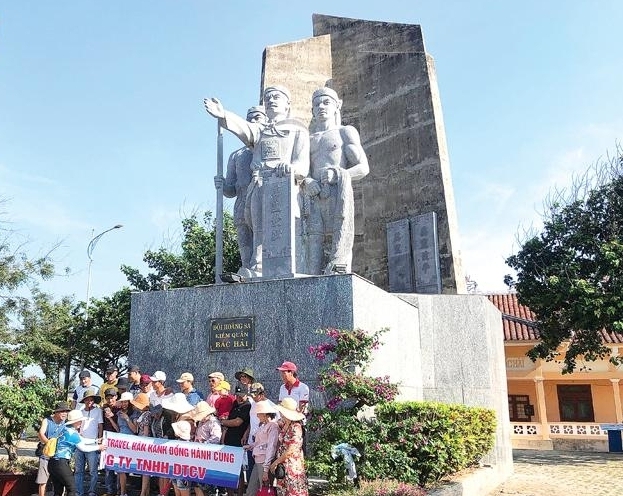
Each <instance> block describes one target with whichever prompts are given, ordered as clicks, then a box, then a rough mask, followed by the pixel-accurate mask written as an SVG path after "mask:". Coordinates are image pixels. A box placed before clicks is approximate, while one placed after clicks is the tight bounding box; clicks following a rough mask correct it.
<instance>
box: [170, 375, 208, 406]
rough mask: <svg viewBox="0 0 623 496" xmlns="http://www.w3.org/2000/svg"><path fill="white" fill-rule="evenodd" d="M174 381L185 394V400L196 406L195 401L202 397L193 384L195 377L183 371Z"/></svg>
mask: <svg viewBox="0 0 623 496" xmlns="http://www.w3.org/2000/svg"><path fill="white" fill-rule="evenodd" d="M175 382H177V383H178V385H179V386H180V390H181V391H182V393H184V394H185V395H186V400H187V401H188V403H190V404H191V405H192V406H197V403H199V402H200V401H201V400H203V399H204V397H203V393H202V392H200V391H197V390H196V389H195V387H194V386H193V383H194V382H195V378H194V377H193V375H192V374H191V373H190V372H184V373H183V374H182V375H181V376H180V378H179V379H177V380H176V381H175Z"/></svg>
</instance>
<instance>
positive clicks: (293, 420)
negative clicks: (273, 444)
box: [270, 396, 309, 496]
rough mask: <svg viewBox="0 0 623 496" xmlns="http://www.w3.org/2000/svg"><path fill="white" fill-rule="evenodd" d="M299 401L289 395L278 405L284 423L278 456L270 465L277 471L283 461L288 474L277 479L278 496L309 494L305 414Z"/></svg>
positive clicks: (303, 495) (306, 495) (302, 495)
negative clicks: (304, 453)
mask: <svg viewBox="0 0 623 496" xmlns="http://www.w3.org/2000/svg"><path fill="white" fill-rule="evenodd" d="M297 407H298V402H297V401H296V400H295V399H294V398H292V397H290V396H287V397H285V398H283V399H282V400H281V402H280V403H279V404H278V405H277V407H276V408H277V411H278V412H279V413H280V414H281V420H282V422H283V425H282V426H281V431H280V432H279V447H278V448H277V458H275V460H274V461H273V463H272V464H271V465H270V471H271V472H272V473H275V469H276V468H277V465H279V464H280V463H283V464H284V466H285V469H286V476H285V477H284V478H283V479H277V496H308V494H309V493H308V491H307V475H306V474H305V459H304V457H303V419H304V418H305V415H304V414H302V413H301V412H299V411H298V410H297Z"/></svg>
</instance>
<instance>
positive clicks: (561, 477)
mask: <svg viewBox="0 0 623 496" xmlns="http://www.w3.org/2000/svg"><path fill="white" fill-rule="evenodd" d="M513 459H514V468H515V470H514V474H513V475H512V476H511V477H510V478H509V479H508V480H507V481H506V482H505V483H504V484H502V485H501V486H499V487H498V488H497V489H496V490H495V491H493V492H491V493H489V495H487V496H510V495H512V496H613V495H617V494H623V453H589V452H583V451H535V450H513Z"/></svg>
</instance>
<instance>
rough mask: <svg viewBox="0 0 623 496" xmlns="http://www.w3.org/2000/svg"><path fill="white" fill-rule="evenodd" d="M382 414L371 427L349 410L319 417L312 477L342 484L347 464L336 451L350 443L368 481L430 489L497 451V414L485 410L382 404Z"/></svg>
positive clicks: (312, 429)
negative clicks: (333, 450) (337, 457)
mask: <svg viewBox="0 0 623 496" xmlns="http://www.w3.org/2000/svg"><path fill="white" fill-rule="evenodd" d="M376 415H377V419H376V421H375V422H372V423H366V422H360V421H359V420H357V418H356V416H355V415H353V413H352V412H350V411H346V410H340V411H330V410H321V411H316V412H314V414H313V415H312V418H311V420H310V422H309V424H308V432H309V440H310V444H311V448H312V450H311V451H312V456H311V457H310V458H309V459H308V462H307V463H308V471H309V473H312V474H317V475H322V476H323V477H325V478H326V479H327V480H329V481H330V482H332V483H339V482H341V481H342V480H343V479H344V465H343V463H342V462H341V461H340V460H338V461H337V462H336V461H334V460H333V459H332V457H331V447H332V446H334V445H336V444H339V443H343V442H346V443H349V444H351V445H352V446H354V447H356V448H357V449H358V450H359V452H360V453H361V457H360V459H359V460H357V463H356V466H357V472H358V475H359V476H360V477H361V478H362V479H366V480H374V479H394V480H396V481H401V482H407V483H411V484H419V485H421V486H425V485H429V484H431V483H432V482H435V481H437V480H439V479H441V478H442V477H445V476H447V475H449V474H452V473H454V472H457V471H459V470H462V469H464V468H466V467H469V466H472V465H475V464H477V463H478V461H479V460H480V459H481V458H482V457H483V456H484V455H486V454H487V453H488V452H489V450H491V448H492V447H493V442H494V434H495V425H496V422H495V413H494V412H493V411H491V410H487V409H484V408H473V407H466V406H464V405H446V404H440V403H429V402H415V401H410V402H391V403H383V404H379V405H378V407H377V409H376Z"/></svg>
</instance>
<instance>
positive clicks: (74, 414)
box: [65, 410, 88, 424]
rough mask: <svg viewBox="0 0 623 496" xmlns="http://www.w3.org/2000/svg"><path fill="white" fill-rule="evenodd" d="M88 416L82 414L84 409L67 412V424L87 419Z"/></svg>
mask: <svg viewBox="0 0 623 496" xmlns="http://www.w3.org/2000/svg"><path fill="white" fill-rule="evenodd" d="M87 418H88V417H85V416H83V415H82V410H72V411H70V412H69V413H68V414H67V420H65V424H75V423H78V422H82V421H83V420H86V419H87Z"/></svg>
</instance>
